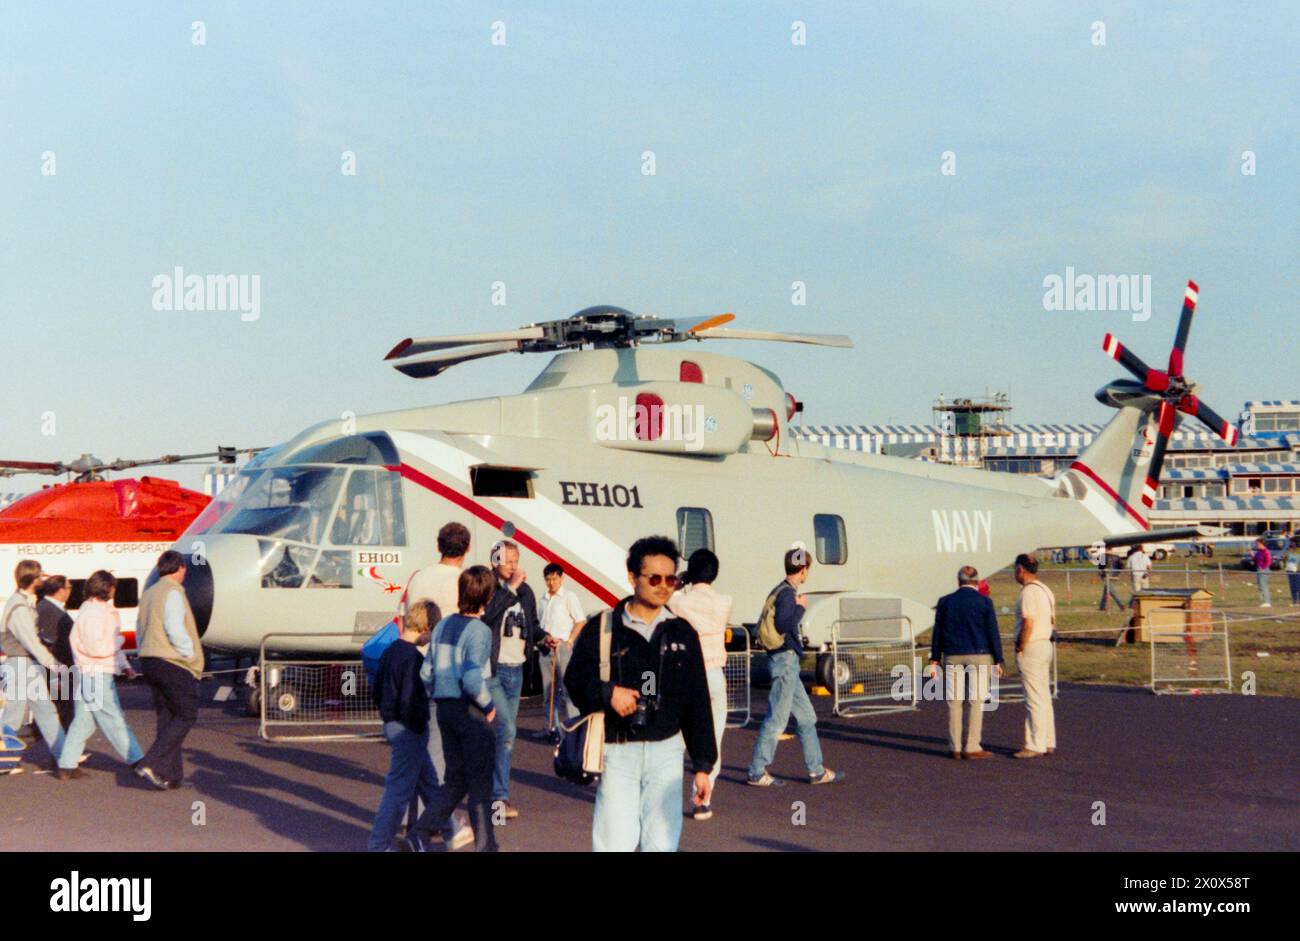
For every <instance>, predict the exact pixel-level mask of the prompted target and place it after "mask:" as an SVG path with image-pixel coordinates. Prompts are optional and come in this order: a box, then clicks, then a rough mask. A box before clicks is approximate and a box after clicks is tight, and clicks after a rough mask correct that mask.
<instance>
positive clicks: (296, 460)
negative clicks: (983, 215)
mask: <svg viewBox="0 0 1300 941" xmlns="http://www.w3.org/2000/svg"><path fill="white" fill-rule="evenodd" d="M1195 302H1196V292H1195V285H1189V287H1188V290H1187V295H1186V301H1185V304H1184V307H1183V311H1182V318H1181V322H1180V324H1179V328H1178V335H1177V339H1176V340H1175V345H1174V349H1173V352H1172V353H1171V355H1170V358H1169V368H1168V370H1166V371H1160V370H1154V369H1151V368H1149V367H1148V366H1147V365H1146V364H1145V363H1143V362H1142V361H1141V360H1140V359H1139V358H1138V357H1137V356H1135V355H1134V354H1133V353H1132V352H1130V351H1129V350H1127V349H1126V348H1124V347H1123V346H1122V345H1120V343H1119V342H1118V341H1117V340H1115V339H1114V338H1113V337H1110V336H1107V338H1106V341H1105V343H1104V349H1105V350H1106V352H1107V353H1109V354H1110V355H1111V356H1113V357H1114V358H1115V359H1117V360H1118V361H1119V362H1120V363H1121V364H1122V365H1124V366H1125V367H1126V368H1127V369H1129V371H1130V372H1133V373H1134V374H1135V375H1136V376H1137V377H1138V379H1139V380H1140V381H1133V380H1123V379H1121V380H1117V381H1114V382H1111V383H1109V384H1108V385H1106V386H1105V387H1103V388H1102V389H1101V390H1100V391H1099V392H1098V393H1097V398H1098V399H1099V400H1100V401H1101V402H1103V403H1105V404H1107V405H1109V406H1111V407H1113V408H1115V409H1117V413H1116V414H1115V416H1114V417H1113V418H1112V419H1111V420H1110V422H1109V423H1108V424H1107V425H1106V427H1105V428H1104V429H1103V431H1102V432H1101V433H1100V434H1099V436H1098V437H1097V438H1096V440H1095V441H1094V442H1093V443H1092V445H1091V446H1090V447H1089V448H1087V450H1086V451H1085V452H1084V453H1083V454H1082V455H1081V456H1080V458H1079V460H1078V461H1076V462H1075V463H1074V464H1073V465H1072V466H1071V467H1070V468H1069V469H1068V470H1066V471H1064V472H1062V473H1061V474H1059V475H1058V476H1056V477H1055V478H1053V479H1047V478H1037V477H1021V476H1016V475H1012V474H1006V473H996V472H987V471H979V470H974V469H967V468H959V467H952V466H947V465H941V464H934V463H925V462H920V461H915V460H911V459H905V458H899V457H889V456H884V455H876V454H866V453H861V452H853V451H846V450H837V449H832V448H827V447H824V446H822V445H819V444H816V443H812V442H809V441H806V440H799V439H796V438H793V437H791V435H789V434H788V433H787V428H788V423H789V422H790V420H791V419H792V418H793V417H794V415H795V413H796V412H797V411H799V410H801V408H802V406H801V404H800V403H798V402H797V401H796V400H795V397H794V396H793V395H792V394H790V393H789V392H787V391H786V389H785V387H784V386H783V384H782V382H781V380H780V379H779V378H778V377H777V376H776V375H775V374H774V373H772V372H770V371H769V370H767V369H765V368H763V367H762V366H758V365H755V364H754V363H750V362H746V361H743V360H739V359H735V358H732V357H729V356H722V355H716V354H713V353H707V352H704V351H703V350H701V349H700V347H699V346H698V345H696V343H697V341H704V340H720V339H752V340H774V341H781V342H791V343H809V344H817V345H823V346H831V347H851V346H852V343H851V341H850V340H849V339H848V338H846V337H840V336H825V335H816V334H791V333H767V332H760V331H749V330H739V329H733V328H728V327H725V326H724V324H725V323H727V322H729V321H730V320H731V319H733V318H732V315H730V314H724V315H721V316H718V317H713V318H709V319H706V320H700V321H698V322H695V321H682V320H666V319H658V318H655V317H644V316H635V315H634V314H632V313H630V312H629V311H626V310H623V309H621V308H617V307H590V308H587V309H585V310H583V311H580V312H579V313H577V314H575V315H574V316H572V317H569V318H567V319H564V320H556V321H548V322H544V323H538V324H533V325H530V326H526V327H523V328H521V329H519V330H511V331H505V332H501V333H477V334H467V335H462V336H450V337H433V338H426V339H407V340H403V341H402V342H400V343H398V344H397V345H396V346H395V347H394V348H393V349H392V351H391V352H390V353H389V354H388V357H387V359H388V361H389V362H391V363H392V364H393V365H394V366H395V367H396V368H397V369H398V370H399V371H400V372H402V373H404V374H405V375H408V376H411V377H414V378H429V377H434V376H437V375H439V374H441V373H442V372H443V371H444V370H446V369H448V368H450V367H452V366H454V365H457V364H460V363H464V362H468V361H471V360H475V359H480V358H483V357H487V356H496V355H502V354H505V353H512V352H518V353H530V352H549V353H553V354H554V356H553V358H552V359H551V360H550V362H549V363H548V364H547V365H546V367H545V368H544V369H543V370H542V371H541V373H540V374H539V375H538V376H537V378H536V379H534V380H533V382H532V383H531V384H530V385H529V386H528V387H527V388H526V389H525V390H524V391H523V392H522V393H520V394H518V395H506V396H495V397H491V398H483V399H474V400H469V401H460V402H453V403H450V404H446V405H433V406H426V407H417V408H409V409H402V410H400V411H392V412H385V413H380V414H375V415H369V416H363V417H358V418H356V419H354V420H353V421H354V422H355V427H351V426H346V427H345V426H344V424H343V423H342V422H339V421H328V422H324V423H322V424H318V425H316V426H314V427H311V428H308V429H307V430H305V431H303V432H302V433H300V434H299V435H297V436H296V437H294V438H292V439H291V440H289V441H287V442H285V443H283V444H281V445H279V446H277V447H274V448H271V449H269V450H267V451H264V452H262V453H261V454H260V455H258V456H257V457H256V458H255V459H254V460H252V461H251V462H250V463H249V464H248V465H247V466H245V467H244V469H243V470H242V471H241V473H240V474H239V476H238V477H237V478H236V479H235V480H234V481H232V483H231V484H230V485H228V486H227V488H226V489H225V490H224V491H223V492H222V493H221V494H220V495H219V496H218V497H217V499H216V500H215V501H214V502H213V503H212V504H211V505H210V506H209V507H208V508H207V509H206V510H205V511H204V512H203V513H202V514H200V516H199V517H198V518H197V519H196V520H195V521H194V523H193V524H192V525H191V526H190V528H189V529H188V531H187V532H186V533H185V534H184V536H183V537H182V538H181V539H180V540H179V542H178V544H177V546H176V548H177V549H180V550H181V551H183V552H188V553H191V555H195V554H197V555H200V556H201V558H196V559H194V561H195V562H198V563H201V564H191V566H190V567H189V570H188V574H187V576H186V580H185V589H186V591H187V593H188V595H189V597H190V600H191V603H192V606H193V608H194V612H195V615H196V617H197V620H198V624H199V627H200V630H201V631H202V634H203V641H204V643H205V645H208V646H209V647H211V648H214V649H216V650H221V651H225V652H231V653H236V654H242V653H251V652H254V651H257V650H258V649H259V646H260V644H261V642H262V640H263V636H264V635H266V634H268V633H273V632H274V633H277V634H295V633H298V634H302V635H307V634H318V633H331V634H334V635H336V636H334V637H308V636H301V637H281V638H280V640H279V643H276V644H269V645H268V649H277V650H281V651H291V652H293V653H299V654H327V653H329V654H336V655H338V654H347V653H354V652H355V651H356V650H357V648H358V647H359V645H360V644H361V643H363V642H364V641H365V640H366V638H367V637H368V636H369V635H370V634H371V633H373V632H374V631H375V630H376V629H377V628H378V627H379V626H381V625H383V624H384V623H385V622H387V621H388V620H389V619H391V618H392V616H393V611H394V609H395V607H396V604H397V601H398V598H399V597H400V593H401V592H402V590H403V586H404V585H405V584H406V581H407V579H408V578H409V576H410V575H411V574H412V573H413V572H414V571H415V570H416V569H418V568H420V567H422V566H424V565H427V564H429V563H430V562H432V561H436V554H437V552H436V549H435V536H436V534H437V531H438V529H439V528H440V527H441V526H442V525H443V524H445V523H447V522H449V521H452V520H456V521H459V522H461V523H463V524H464V525H466V526H467V527H468V528H469V530H470V532H471V534H472V537H473V540H474V543H473V547H472V549H471V561H475V560H477V561H485V560H486V559H487V554H488V549H489V547H490V546H492V545H493V544H494V543H495V542H496V541H497V540H499V539H501V538H503V537H505V538H509V539H513V540H514V541H515V542H516V543H518V544H519V546H520V547H521V554H522V564H523V565H524V567H525V568H530V569H531V570H532V571H534V572H537V571H539V570H540V568H541V566H543V565H544V564H546V563H547V562H551V561H556V562H559V563H561V564H562V565H563V566H564V568H565V571H566V573H567V574H568V577H569V582H570V585H571V587H574V588H575V589H577V590H578V591H579V593H580V598H581V600H582V602H583V606H584V610H586V611H588V612H589V613H590V612H591V611H593V610H595V609H598V608H603V607H606V606H609V605H613V604H614V603H615V602H616V601H617V600H618V599H619V598H620V597H621V596H623V595H625V594H626V593H627V591H628V579H627V571H626V565H625V561H626V552H627V547H628V546H629V545H630V544H631V543H632V542H633V541H634V540H636V539H637V538H639V537H641V536H645V535H648V534H652V533H668V534H671V535H675V536H676V537H677V539H678V542H679V545H680V547H681V549H682V551H683V555H684V556H685V555H689V553H690V552H691V551H693V550H694V549H696V548H699V547H701V546H706V547H708V548H710V549H712V550H713V551H714V552H716V553H717V555H718V556H719V558H720V559H721V561H722V571H721V575H720V577H719V579H718V582H717V587H718V589H719V590H721V591H724V592H726V593H728V594H730V595H732V596H733V597H734V599H735V602H736V606H735V615H736V617H737V619H738V620H740V621H744V622H747V623H752V622H754V621H756V620H757V618H758V615H759V612H760V609H761V607H762V604H763V600H764V598H765V597H766V595H767V592H768V591H769V590H770V589H771V587H772V586H773V585H774V584H775V583H776V582H778V581H779V580H780V579H781V577H782V576H783V574H784V571H783V569H782V566H781V559H782V556H783V554H784V553H785V552H786V551H787V550H788V549H789V548H791V546H792V544H798V545H803V546H804V547H805V548H808V549H809V553H810V555H811V556H812V559H813V562H814V564H813V566H812V570H811V575H810V577H809V579H808V581H807V582H806V584H805V586H804V591H805V593H806V594H807V596H808V603H807V609H806V613H805V615H804V621H803V628H802V630H803V633H804V635H805V637H806V640H807V644H808V647H809V649H812V650H821V651H824V650H826V649H827V645H828V643H829V642H830V641H831V639H832V635H833V632H834V631H836V630H838V632H839V636H840V637H841V638H843V639H845V640H850V639H851V640H857V639H881V640H883V639H906V638H908V637H910V636H914V635H915V634H919V633H920V632H922V631H924V630H926V629H928V628H929V627H931V626H932V619H933V610H932V605H933V604H934V600H935V598H936V597H938V596H939V595H940V594H943V593H946V592H947V591H949V590H951V587H952V583H953V578H954V573H955V572H956V570H957V568H958V567H959V566H960V565H963V564H971V565H975V566H976V567H978V568H979V569H980V570H981V571H982V572H989V573H991V572H994V571H996V570H998V569H1000V568H1003V567H1004V566H1006V565H1008V564H1009V563H1010V562H1011V561H1012V560H1013V558H1014V557H1015V555H1016V554H1017V553H1019V552H1022V551H1026V550H1029V549H1032V548H1035V547H1045V546H1076V545H1087V544H1090V543H1093V542H1095V541H1104V542H1106V543H1107V544H1109V545H1120V544H1126V543H1136V542H1144V541H1150V540H1151V539H1152V538H1153V537H1155V536H1156V535H1157V534H1155V533H1152V532H1151V531H1150V523H1149V520H1148V510H1149V508H1150V506H1151V504H1152V501H1153V498H1154V494H1155V481H1156V480H1157V479H1158V478H1159V473H1160V464H1161V462H1162V460H1163V458H1164V453H1165V449H1166V446H1167V443H1168V440H1169V436H1170V434H1171V433H1172V432H1173V430H1174V425H1175V423H1176V421H1177V416H1178V413H1180V412H1181V413H1185V414H1191V415H1195V416H1196V417H1197V418H1199V419H1200V420H1201V421H1203V422H1205V423H1206V424H1208V425H1209V426H1210V427H1211V428H1213V429H1214V430H1215V431H1216V432H1218V433H1220V434H1222V435H1223V436H1224V437H1225V438H1228V439H1229V440H1231V439H1232V438H1234V437H1235V429H1234V428H1232V426H1230V425H1228V424H1227V423H1226V422H1224V421H1223V420H1222V419H1221V418H1219V416H1218V415H1217V414H1215V413H1214V412H1213V411H1211V410H1210V409H1209V408H1208V407H1207V406H1206V405H1205V404H1204V403H1202V402H1200V401H1199V399H1198V398H1197V397H1196V395H1195V387H1194V386H1192V385H1191V384H1190V383H1189V382H1188V381H1187V380H1186V379H1185V377H1184V376H1183V371H1182V358H1183V350H1184V348H1185V346H1186V341H1187V335H1188V328H1189V326H1190V323H1191V318H1192V312H1193V310H1194V308H1195ZM1191 534H1193V531H1191V530H1189V531H1188V532H1187V533H1186V534H1184V533H1183V532H1182V531H1181V530H1166V531H1165V532H1164V533H1161V534H1159V535H1160V537H1162V538H1174V537H1176V536H1180V535H1191ZM338 635H341V636H338ZM823 659H825V658H823ZM822 669H824V667H822ZM819 672H822V670H821V669H819Z"/></svg>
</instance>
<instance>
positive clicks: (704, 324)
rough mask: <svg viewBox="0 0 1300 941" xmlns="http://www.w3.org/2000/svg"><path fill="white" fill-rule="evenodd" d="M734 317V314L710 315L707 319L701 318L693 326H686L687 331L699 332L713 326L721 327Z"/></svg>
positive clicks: (710, 328)
mask: <svg viewBox="0 0 1300 941" xmlns="http://www.w3.org/2000/svg"><path fill="white" fill-rule="evenodd" d="M735 319H736V315H735V314H718V316H716V317H710V318H709V319H708V320H701V321H700V322H699V323H697V324H696V325H695V326H693V327H687V328H686V332H687V333H699V332H700V331H701V330H712V329H713V328H714V327H721V326H722V325H723V324H725V323H731V322H732V321H733V320H735Z"/></svg>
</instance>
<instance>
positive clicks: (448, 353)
mask: <svg viewBox="0 0 1300 941" xmlns="http://www.w3.org/2000/svg"><path fill="white" fill-rule="evenodd" d="M518 349H519V342H518V341H517V340H510V341H507V342H503V343H484V344H482V345H481V346H470V347H466V348H464V349H456V350H443V351H442V352H441V353H435V354H434V355H432V356H430V357H428V358H427V359H422V360H418V361H416V362H412V361H410V360H408V361H406V362H403V363H394V364H393V368H394V369H396V370H397V371H398V372H400V373H401V374H402V375H404V376H410V377H411V378H412V379H431V378H433V377H434V376H436V375H438V374H439V373H441V372H443V371H444V370H447V369H450V368H451V367H452V366H455V365H456V364H457V363H465V362H468V361H470V360H472V359H483V358H484V357H485V356H496V355H497V354H498V353H513V352H515V351H516V350H518Z"/></svg>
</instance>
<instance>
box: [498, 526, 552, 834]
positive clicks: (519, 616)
mask: <svg viewBox="0 0 1300 941" xmlns="http://www.w3.org/2000/svg"><path fill="white" fill-rule="evenodd" d="M492 572H493V574H494V575H495V577H496V582H497V585H496V590H495V591H494V592H493V593H492V598H491V600H489V601H488V603H487V608H486V609H485V610H484V612H483V622H484V623H485V624H487V626H488V628H489V629H490V630H491V631H492V678H491V679H490V680H489V681H488V690H489V692H491V694H492V703H493V705H494V706H495V708H496V711H497V717H496V723H495V728H496V749H497V754H496V770H495V771H494V772H493V774H492V809H493V811H494V812H495V811H497V810H498V809H500V810H503V811H504V813H505V816H506V819H507V820H511V819H514V818H515V817H518V816H519V811H517V810H515V808H513V807H511V806H510V758H511V754H512V753H513V751H514V748H515V732H516V727H517V722H518V718H519V697H520V695H521V694H522V692H523V688H524V664H525V663H527V662H528V648H529V647H530V646H543V645H545V646H546V647H548V649H549V648H550V647H552V646H554V644H553V643H551V642H550V640H549V638H547V636H546V635H545V634H543V633H542V629H541V625H540V624H538V622H537V598H536V597H535V596H534V595H533V590H532V589H531V588H529V587H528V585H527V584H525V582H524V577H525V576H524V573H523V572H522V571H520V569H519V546H517V545H515V543H513V542H511V541H510V540H508V539H503V540H501V541H500V542H498V543H497V544H496V545H495V546H493V547H492ZM498 802H499V804H498Z"/></svg>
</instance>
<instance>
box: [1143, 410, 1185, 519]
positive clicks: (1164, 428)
mask: <svg viewBox="0 0 1300 941" xmlns="http://www.w3.org/2000/svg"><path fill="white" fill-rule="evenodd" d="M1176 427H1178V410H1177V409H1175V408H1174V407H1173V406H1172V405H1170V404H1169V403H1168V402H1161V403H1160V418H1159V422H1158V430H1157V432H1156V446H1155V450H1153V451H1152V452H1151V464H1150V466H1149V467H1148V468H1147V482H1146V485H1145V486H1144V487H1143V488H1142V505H1143V506H1145V507H1146V508H1147V509H1148V510H1149V509H1151V506H1152V504H1154V503H1155V502H1156V495H1157V494H1158V493H1159V492H1160V469H1161V467H1163V466H1164V463H1165V451H1166V450H1167V449H1168V447H1169V436H1170V435H1172V434H1173V433H1174V429H1175V428H1176Z"/></svg>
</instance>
